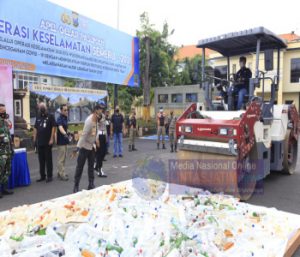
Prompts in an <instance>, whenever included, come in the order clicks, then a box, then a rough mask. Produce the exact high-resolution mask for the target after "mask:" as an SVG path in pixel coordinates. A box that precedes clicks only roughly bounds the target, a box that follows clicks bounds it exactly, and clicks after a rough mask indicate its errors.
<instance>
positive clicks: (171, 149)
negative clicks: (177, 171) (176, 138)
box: [170, 145, 174, 153]
mask: <svg viewBox="0 0 300 257" xmlns="http://www.w3.org/2000/svg"><path fill="white" fill-rule="evenodd" d="M173 148H174V147H173V145H171V151H170V152H171V153H173V152H174V150H173Z"/></svg>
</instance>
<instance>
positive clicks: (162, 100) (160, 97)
mask: <svg viewBox="0 0 300 257" xmlns="http://www.w3.org/2000/svg"><path fill="white" fill-rule="evenodd" d="M168 99H169V96H168V94H160V95H158V102H159V103H161V104H164V103H168Z"/></svg>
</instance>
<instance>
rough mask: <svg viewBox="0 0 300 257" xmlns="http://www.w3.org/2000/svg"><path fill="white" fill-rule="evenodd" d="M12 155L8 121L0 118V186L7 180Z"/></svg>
mask: <svg viewBox="0 0 300 257" xmlns="http://www.w3.org/2000/svg"><path fill="white" fill-rule="evenodd" d="M12 157H13V148H12V141H11V136H10V132H9V127H8V123H7V121H6V120H4V119H2V118H0V186H1V185H5V184H7V182H8V178H9V176H10V173H11V160H12Z"/></svg>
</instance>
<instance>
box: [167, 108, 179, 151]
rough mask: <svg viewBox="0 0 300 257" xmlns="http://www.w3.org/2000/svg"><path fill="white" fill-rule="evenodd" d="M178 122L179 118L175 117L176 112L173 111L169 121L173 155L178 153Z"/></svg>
mask: <svg viewBox="0 0 300 257" xmlns="http://www.w3.org/2000/svg"><path fill="white" fill-rule="evenodd" d="M176 121H177V117H176V116H175V115H174V111H171V112H170V117H169V119H168V125H169V140H170V146H171V153H173V152H174V151H175V152H177V138H176V126H175V125H176Z"/></svg>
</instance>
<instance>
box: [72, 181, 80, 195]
mask: <svg viewBox="0 0 300 257" xmlns="http://www.w3.org/2000/svg"><path fill="white" fill-rule="evenodd" d="M78 191H79V184H76V183H75V184H74V188H73V193H77V192H78Z"/></svg>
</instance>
